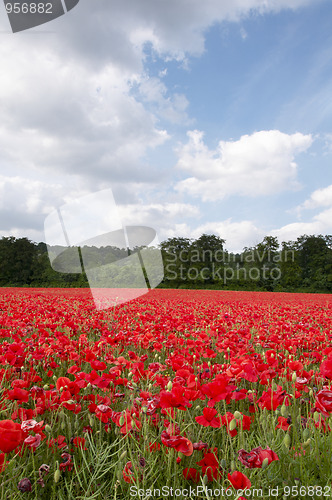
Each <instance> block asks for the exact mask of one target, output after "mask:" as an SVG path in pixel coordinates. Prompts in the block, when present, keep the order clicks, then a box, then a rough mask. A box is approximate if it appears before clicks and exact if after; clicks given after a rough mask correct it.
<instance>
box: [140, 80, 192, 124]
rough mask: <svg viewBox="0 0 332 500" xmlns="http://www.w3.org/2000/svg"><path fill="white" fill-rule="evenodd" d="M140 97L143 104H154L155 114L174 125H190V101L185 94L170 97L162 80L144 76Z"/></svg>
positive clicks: (141, 82) (141, 81)
mask: <svg viewBox="0 0 332 500" xmlns="http://www.w3.org/2000/svg"><path fill="white" fill-rule="evenodd" d="M139 95H140V96H141V97H142V99H143V102H146V103H152V105H153V108H152V109H153V111H154V113H155V114H157V115H159V116H161V117H162V118H165V119H166V120H168V121H170V122H172V123H189V119H188V115H187V112H186V111H187V107H188V105H189V101H188V99H187V98H186V96H185V95H184V94H177V93H175V94H173V95H171V96H170V95H168V89H167V87H166V85H165V84H164V83H163V82H162V81H161V79H160V78H156V77H149V76H148V75H145V76H143V77H142V78H141V79H140V82H139Z"/></svg>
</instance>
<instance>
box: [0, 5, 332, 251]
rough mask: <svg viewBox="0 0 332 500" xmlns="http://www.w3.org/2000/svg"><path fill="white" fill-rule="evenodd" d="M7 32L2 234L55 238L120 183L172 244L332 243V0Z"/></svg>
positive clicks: (91, 13)
mask: <svg viewBox="0 0 332 500" xmlns="http://www.w3.org/2000/svg"><path fill="white" fill-rule="evenodd" d="M287 6H290V7H292V8H291V9H290V8H287ZM0 23H1V26H0V29H1V33H0V36H1V38H2V43H1V44H0V61H1V67H2V72H3V75H4V76H3V77H2V78H1V80H0V106H1V116H2V122H1V125H0V194H1V198H0V200H1V202H0V203H1V205H0V234H1V235H9V234H11V235H14V236H17V237H19V236H27V237H29V238H31V239H32V240H34V241H42V240H44V234H43V223H44V219H45V217H46V216H47V215H48V214H49V213H50V212H51V211H52V210H54V208H56V207H59V206H61V205H63V204H65V203H68V202H69V201H71V200H73V199H75V198H79V197H82V196H85V195H87V194H89V193H94V192H97V191H98V190H102V189H105V188H110V187H111V188H112V190H113V193H114V197H115V200H116V202H117V204H118V208H119V210H120V213H121V217H122V219H123V222H124V223H127V224H130V225H133V224H144V225H150V226H152V227H154V228H155V229H157V231H158V234H159V239H160V240H163V239H165V238H167V237H171V236H186V237H192V238H196V237H198V236H200V235H201V234H202V233H203V232H208V233H214V234H217V235H219V236H221V237H222V238H224V239H226V248H228V249H229V250H236V251H240V250H241V249H242V248H243V247H244V246H250V245H253V244H256V243H258V242H259V241H261V239H262V238H263V237H264V236H265V235H267V234H272V235H274V236H277V237H278V238H279V241H280V242H281V241H288V240H295V239H296V238H297V237H298V236H300V235H302V234H331V233H332V175H331V167H332V164H331V163H332V32H331V25H332V5H331V1H330V0H325V1H324V0H321V1H318V0H312V1H310V0H289V1H287V2H286V1H285V0H271V1H270V2H265V1H264V0H246V2H243V1H242V0H232V1H229V0H207V1H206V2H204V3H202V2H198V1H197V0H191V2H188V1H186V0H178V1H177V2H175V1H168V0H167V1H166V0H161V1H160V2H155V1H153V0H142V1H140V2H137V0H135V1H134V0H123V1H122V2H121V3H120V2H119V1H113V0H107V1H106V0H100V1H99V2H98V4H96V3H94V2H93V1H92V0H81V1H80V3H79V5H78V6H77V7H76V8H75V9H73V10H72V11H71V12H70V13H68V14H67V15H66V16H63V17H61V18H59V19H57V20H55V21H53V22H52V23H48V24H47V25H44V26H40V27H38V28H34V29H32V30H28V31H26V32H22V33H16V34H12V33H11V32H10V29H9V23H8V20H7V18H6V15H5V11H3V12H1V16H0Z"/></svg>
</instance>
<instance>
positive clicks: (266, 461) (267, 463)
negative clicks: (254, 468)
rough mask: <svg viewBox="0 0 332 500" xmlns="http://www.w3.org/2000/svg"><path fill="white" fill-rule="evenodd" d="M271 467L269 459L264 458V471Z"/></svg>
mask: <svg viewBox="0 0 332 500" xmlns="http://www.w3.org/2000/svg"><path fill="white" fill-rule="evenodd" d="M268 465H269V459H268V457H266V458H264V460H263V462H262V470H264V469H266V467H267V466H268Z"/></svg>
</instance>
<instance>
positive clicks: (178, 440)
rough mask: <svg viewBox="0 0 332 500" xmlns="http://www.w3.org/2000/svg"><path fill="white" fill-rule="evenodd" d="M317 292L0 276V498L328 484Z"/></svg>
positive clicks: (329, 421)
mask: <svg viewBox="0 0 332 500" xmlns="http://www.w3.org/2000/svg"><path fill="white" fill-rule="evenodd" d="M331 312H332V297H331V295H316V294H286V293H267V292H265V293H264V292H262V293H260V292H233V291H208V290H205V291H202V290H161V289H160V290H158V289H156V290H153V291H151V292H149V293H148V294H146V295H143V296H141V297H140V298H138V299H135V300H133V301H131V302H128V303H125V304H122V305H120V306H117V307H114V308H110V309H106V310H99V311H98V310H97V309H96V308H95V306H94V302H93V300H92V296H91V292H90V290H89V289H27V288H26V289H24V288H16V289H15V288H2V289H1V291H0V337H1V343H0V375H1V392H0V394H1V396H0V413H1V415H0V498H1V499H18V498H21V497H22V495H23V497H26V498H36V499H45V500H46V499H61V500H67V499H87V500H88V499H91V500H92V499H119V500H121V499H130V498H155V499H163V498H181V499H183V498H192V499H196V498H200V499H209V500H212V499H216V498H231V499H242V500H243V499H247V500H248V499H250V498H264V499H267V498H270V499H279V498H280V499H284V498H303V499H307V498H329V497H331V496H332V467H331V466H332V432H331V431H332V387H331V386H332V382H331V379H332V331H331V324H332V315H331Z"/></svg>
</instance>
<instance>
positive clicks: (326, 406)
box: [315, 389, 332, 417]
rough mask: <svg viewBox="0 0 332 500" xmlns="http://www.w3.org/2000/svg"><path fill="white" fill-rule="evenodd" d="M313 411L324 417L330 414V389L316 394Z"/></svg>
mask: <svg viewBox="0 0 332 500" xmlns="http://www.w3.org/2000/svg"><path fill="white" fill-rule="evenodd" d="M315 410H316V411H319V412H320V413H322V414H323V415H325V416H326V417H328V416H329V415H330V414H331V412H332V391H331V390H330V389H322V390H321V391H319V392H318V393H317V394H316V401H315Z"/></svg>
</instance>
